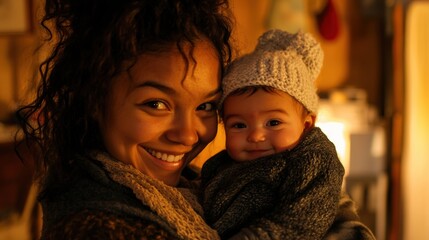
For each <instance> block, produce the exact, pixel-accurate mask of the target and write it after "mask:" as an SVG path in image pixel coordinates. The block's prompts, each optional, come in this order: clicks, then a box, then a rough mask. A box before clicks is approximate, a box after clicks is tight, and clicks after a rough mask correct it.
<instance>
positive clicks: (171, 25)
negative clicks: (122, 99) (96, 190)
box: [18, 0, 232, 185]
mask: <svg viewBox="0 0 429 240" xmlns="http://www.w3.org/2000/svg"><path fill="white" fill-rule="evenodd" d="M231 20H232V15H231V13H230V11H229V6H228V2H227V0H155V1H154V0H109V1H105V0H46V3H45V15H44V16H43V18H42V20H41V25H42V26H43V28H44V29H45V30H46V32H47V36H48V37H47V39H46V41H47V42H48V43H51V44H52V46H53V48H52V51H51V53H50V55H49V56H48V57H47V58H46V60H45V61H44V62H43V63H42V64H41V65H40V69H39V70H40V76H41V81H40V86H39V88H38V91H37V96H36V98H35V99H34V101H32V102H31V103H29V104H28V105H25V106H22V107H21V108H20V109H19V110H18V119H19V122H20V125H21V126H22V129H23V132H24V134H25V136H26V142H27V143H29V142H31V144H32V145H33V146H35V149H36V150H37V156H38V158H37V156H36V158H37V159H36V177H38V179H39V180H40V179H42V180H43V178H44V177H45V176H49V178H50V180H49V182H50V183H54V184H58V185H59V183H60V182H61V181H66V180H65V179H67V178H70V177H71V175H72V170H71V169H72V167H71V166H72V163H73V161H74V159H75V157H76V154H85V153H88V151H90V150H93V149H102V148H103V144H102V139H101V136H100V133H99V128H98V124H97V122H96V121H95V119H94V117H93V116H94V112H96V111H98V110H101V111H104V106H105V101H106V95H107V92H108V91H109V89H110V86H111V84H112V79H113V78H114V77H115V76H117V75H118V74H119V73H120V72H121V71H123V70H124V68H125V69H129V68H130V67H131V66H132V64H133V63H134V62H135V61H136V59H137V57H138V56H139V55H141V54H142V53H145V52H156V51H162V48H163V46H166V45H168V44H170V45H171V44H176V45H177V47H178V49H179V50H180V51H181V52H182V54H184V52H183V48H182V47H183V44H186V43H190V44H191V45H193V43H194V42H195V41H196V40H198V39H201V38H206V39H209V40H210V41H211V42H212V43H213V46H214V47H215V49H216V50H217V52H218V55H219V58H220V62H221V63H222V71H223V70H224V67H225V66H226V65H227V64H228V63H230V61H231V56H232V45H231V41H230V36H231V31H232V30H231V29H232V23H231ZM125 63H130V64H128V65H126V66H124V64H125ZM44 180H46V179H44Z"/></svg>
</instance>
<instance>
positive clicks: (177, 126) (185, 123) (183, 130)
mask: <svg viewBox="0 0 429 240" xmlns="http://www.w3.org/2000/svg"><path fill="white" fill-rule="evenodd" d="M198 125H199V124H198V123H197V121H196V120H194V119H193V117H190V116H187V117H184V116H181V117H176V119H175V120H174V123H173V126H172V128H171V129H170V130H169V131H167V133H166V136H167V138H168V140H169V141H172V142H174V143H178V144H182V145H185V146H192V145H194V144H195V143H197V142H198Z"/></svg>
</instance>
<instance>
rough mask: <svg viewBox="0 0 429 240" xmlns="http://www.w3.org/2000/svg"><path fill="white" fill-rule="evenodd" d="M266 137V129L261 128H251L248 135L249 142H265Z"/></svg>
mask: <svg viewBox="0 0 429 240" xmlns="http://www.w3.org/2000/svg"><path fill="white" fill-rule="evenodd" d="M265 139H266V138H265V131H264V130H263V129H260V128H254V129H251V130H250V132H249V135H248V136H247V141H249V142H263V141H265Z"/></svg>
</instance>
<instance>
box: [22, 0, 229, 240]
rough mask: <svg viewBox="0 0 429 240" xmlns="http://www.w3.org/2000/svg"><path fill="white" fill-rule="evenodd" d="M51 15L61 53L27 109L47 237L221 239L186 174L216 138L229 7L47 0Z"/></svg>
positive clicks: (215, 2)
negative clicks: (205, 216)
mask: <svg viewBox="0 0 429 240" xmlns="http://www.w3.org/2000/svg"><path fill="white" fill-rule="evenodd" d="M99 9H103V11H99ZM45 11H46V12H45V15H44V18H43V19H42V25H43V26H45V27H46V26H52V28H50V29H46V30H48V33H49V34H50V36H51V37H50V38H48V40H51V41H52V42H49V44H52V45H53V46H54V48H53V50H52V52H51V55H50V56H48V57H47V59H46V60H45V62H44V63H43V64H42V65H41V73H42V74H41V84H40V86H39V91H38V95H37V96H36V98H35V99H34V101H33V102H31V103H30V104H29V105H27V106H23V107H22V108H21V109H20V116H21V119H20V123H21V126H22V127H23V129H24V133H25V135H26V139H27V141H28V143H31V144H35V148H36V150H37V151H36V153H35V156H36V157H38V158H37V160H38V161H37V171H36V174H37V175H36V176H37V180H38V182H39V184H40V185H41V188H40V189H41V191H40V193H39V199H40V201H41V204H42V208H43V215H44V216H43V232H42V239H60V238H61V239H218V238H219V236H218V234H217V233H216V231H214V230H213V229H211V228H210V227H209V226H208V225H207V224H206V223H205V222H204V220H203V218H202V216H201V212H200V210H201V207H200V205H199V204H198V202H197V200H196V196H195V194H193V193H192V190H193V189H192V188H190V186H191V183H190V182H189V181H188V180H187V179H185V178H184V177H182V176H181V175H182V171H183V170H184V169H185V168H186V167H187V165H188V163H189V162H190V161H191V160H192V159H193V158H195V157H196V156H197V155H198V154H199V153H200V152H201V151H202V150H203V149H204V148H205V146H206V145H207V144H208V143H209V142H210V141H212V140H213V138H214V137H215V135H216V131H217V119H218V117H217V109H216V105H217V102H218V101H219V98H220V82H221V76H222V73H223V72H224V67H225V65H226V64H227V63H229V62H230V58H231V47H230V43H229V40H230V39H229V37H230V34H231V28H230V22H229V10H228V4H227V2H226V1H223V0H204V1H183V0H173V1H171V0H159V1H145V0H138V1H137V0H131V1H107V2H106V1H104V0H94V1H86V0H73V1H70V0H46V5H45ZM34 120H35V122H34Z"/></svg>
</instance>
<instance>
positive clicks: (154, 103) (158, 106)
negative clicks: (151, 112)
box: [143, 101, 167, 110]
mask: <svg viewBox="0 0 429 240" xmlns="http://www.w3.org/2000/svg"><path fill="white" fill-rule="evenodd" d="M143 105H144V106H148V107H150V108H153V109H157V110H166V109H167V105H166V104H165V103H163V102H161V101H150V102H146V103H144V104H143Z"/></svg>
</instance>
